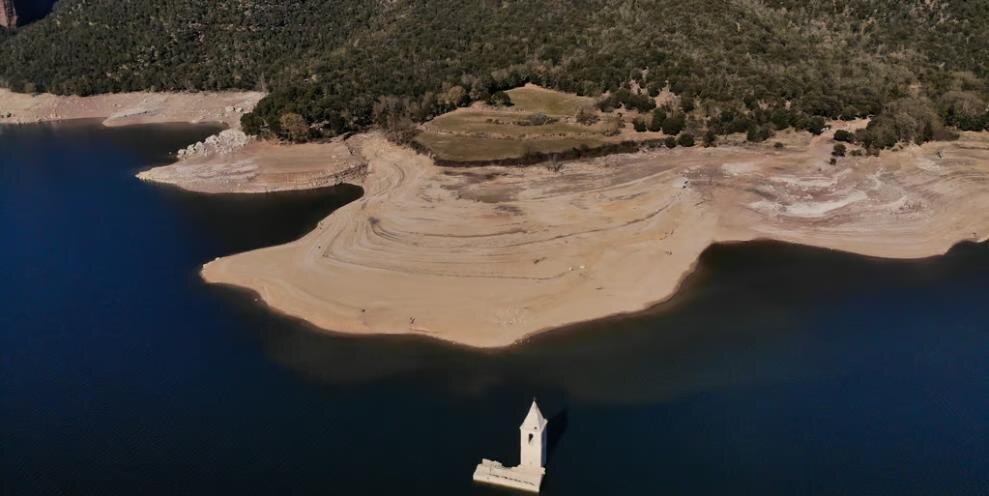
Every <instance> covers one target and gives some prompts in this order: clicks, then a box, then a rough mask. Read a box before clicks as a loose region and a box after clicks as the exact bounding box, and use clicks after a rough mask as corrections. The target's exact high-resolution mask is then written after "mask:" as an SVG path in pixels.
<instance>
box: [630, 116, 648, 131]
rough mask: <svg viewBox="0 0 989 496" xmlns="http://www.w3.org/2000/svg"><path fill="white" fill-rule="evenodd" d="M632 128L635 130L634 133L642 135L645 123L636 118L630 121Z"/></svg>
mask: <svg viewBox="0 0 989 496" xmlns="http://www.w3.org/2000/svg"><path fill="white" fill-rule="evenodd" d="M632 127H633V128H635V132H637V133H644V132H646V129H647V127H646V122H645V121H643V120H642V118H641V117H636V118H635V119H634V120H633V121H632Z"/></svg>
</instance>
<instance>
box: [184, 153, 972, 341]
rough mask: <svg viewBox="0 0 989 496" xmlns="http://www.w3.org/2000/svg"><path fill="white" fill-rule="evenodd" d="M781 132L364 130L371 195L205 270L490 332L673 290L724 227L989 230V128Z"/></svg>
mask: <svg viewBox="0 0 989 496" xmlns="http://www.w3.org/2000/svg"><path fill="white" fill-rule="evenodd" d="M783 141H786V142H787V148H786V149H783V150H777V149H774V148H772V147H770V146H751V147H737V146H732V147H718V148H708V149H704V148H692V149H682V148H680V149H676V150H672V151H671V150H657V151H649V152H641V153H635V154H628V155H615V156H610V157H604V158H600V159H595V160H593V161H588V162H583V163H572V164H567V165H566V166H565V167H564V168H563V170H562V171H559V172H553V171H550V170H547V169H545V168H540V167H531V168H526V169H520V168H506V167H483V168H472V169H445V168H440V167H436V166H435V165H434V164H433V163H432V162H431V161H430V159H428V158H427V157H424V156H421V155H417V154H415V153H413V152H411V151H409V150H407V149H403V148H401V147H397V146H395V145H392V144H390V143H388V142H387V141H386V140H385V139H383V138H382V137H381V136H378V135H364V136H358V137H355V138H353V139H351V140H350V143H351V145H352V146H353V147H354V148H355V149H356V150H358V151H359V153H360V154H362V155H363V158H364V159H365V160H366V161H367V163H368V174H367V177H366V178H365V180H364V183H363V185H364V188H365V196H364V197H363V198H361V199H360V200H358V201H356V202H354V203H352V204H349V205H347V206H345V207H343V208H341V209H339V210H337V211H336V212H334V213H333V214H331V215H330V216H329V217H327V218H326V219H324V220H323V221H322V222H321V223H320V225H319V226H318V228H317V229H316V230H314V231H313V232H311V233H310V234H308V235H306V236H305V237H303V238H302V239H300V240H298V241H295V242H292V243H289V244H286V245H281V246H276V247H271V248H265V249H260V250H255V251H251V252H248V253H243V254H238V255H234V256H230V257H225V258H220V259H217V260H215V261H213V262H210V263H208V264H206V265H205V266H204V267H203V271H202V275H203V277H204V278H205V279H206V280H207V281H210V282H215V283H226V284H233V285H237V286H242V287H245V288H250V289H252V290H255V291H257V292H258V293H259V294H260V296H261V298H263V300H264V301H265V302H267V303H268V304H269V305H271V306H272V307H274V308H275V309H277V310H280V311H282V312H285V313H287V314H290V315H293V316H297V317H301V318H303V319H305V320H308V321H310V322H312V323H314V324H315V325H317V326H319V327H322V328H325V329H330V330H334V331H342V332H349V333H413V334H420V335H426V336H433V337H436V338H440V339H444V340H449V341H454V342H458V343H463V344H466V345H471V346H478V347H497V346H504V345H508V344H511V343H514V342H517V341H519V340H521V339H523V338H524V337H525V336H527V335H529V334H532V333H535V332H539V331H542V330H547V329H551V328H555V327H560V326H563V325H566V324H570V323H575V322H580V321H585V320H589V319H595V318H600V317H604V316H607V315H612V314H620V313H626V312H634V311H638V310H642V309H644V308H646V307H648V306H650V305H652V304H654V303H656V302H658V301H661V300H664V299H666V298H668V297H669V296H670V295H672V294H673V292H674V291H676V289H677V287H678V285H679V283H680V281H681V280H682V279H683V278H684V277H685V275H686V274H688V273H689V272H690V271H691V269H692V267H693V266H694V264H695V262H696V260H697V258H698V256H699V255H700V253H701V252H702V251H703V250H704V249H705V248H707V247H708V246H709V245H710V244H712V243H716V242H730V241H743V240H751V239H756V238H768V239H777V240H782V241H787V242H793V243H802V244H807V245H814V246H820V247H827V248H833V249H839V250H846V251H850V252H855V253H861V254H866V255H874V256H880V257H896V258H912V257H926V256H931V255H937V254H941V253H943V252H945V251H946V250H948V249H949V248H950V247H951V246H952V245H954V244H955V243H957V242H958V241H961V240H982V239H985V237H986V233H989V217H987V216H985V215H984V212H985V211H986V208H987V207H989V135H986V134H981V135H976V134H970V133H969V134H965V135H964V136H963V138H962V140H960V141H958V142H953V143H943V142H942V143H930V144H926V145H924V146H921V147H916V146H914V147H909V148H908V149H906V150H903V151H900V152H895V153H892V152H889V153H884V154H883V156H882V157H879V158H865V157H861V158H851V157H849V158H844V159H841V160H840V161H839V162H838V164H837V165H829V164H828V163H827V160H828V159H829V158H830V151H831V145H832V143H833V142H832V141H831V140H830V138H828V137H824V136H822V137H818V138H814V139H811V138H810V137H809V135H806V134H802V135H797V134H794V135H790V136H789V137H784V138H783Z"/></svg>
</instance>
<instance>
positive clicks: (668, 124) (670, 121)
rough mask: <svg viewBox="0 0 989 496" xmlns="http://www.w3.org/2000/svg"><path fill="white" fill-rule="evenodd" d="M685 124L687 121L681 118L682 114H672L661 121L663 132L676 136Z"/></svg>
mask: <svg viewBox="0 0 989 496" xmlns="http://www.w3.org/2000/svg"><path fill="white" fill-rule="evenodd" d="M686 125H687V123H686V121H685V120H684V118H683V114H674V115H672V116H670V117H668V118H667V119H666V120H665V121H664V122H663V134H668V135H670V136H676V135H678V134H680V131H683V128H684V126H686Z"/></svg>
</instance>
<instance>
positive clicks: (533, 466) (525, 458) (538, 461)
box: [474, 400, 549, 493]
mask: <svg viewBox="0 0 989 496" xmlns="http://www.w3.org/2000/svg"><path fill="white" fill-rule="evenodd" d="M547 424H549V422H548V421H547V420H546V417H543V412H541V411H539V405H537V404H536V400H532V406H530V407H529V414H528V415H526V416H525V420H523V421H522V425H520V426H519V434H520V436H521V446H520V447H519V458H520V460H519V465H518V466H517V467H506V466H504V465H502V464H501V463H500V462H496V461H494V460H488V459H487V458H482V459H481V463H478V464H477V468H476V469H474V480H476V481H478V482H485V483H488V484H494V485H497V486H505V487H512V488H515V489H521V490H523V491H530V492H533V493H538V492H539V487H540V486H542V483H543V476H545V475H546V468H545V467H544V465H546V425H547Z"/></svg>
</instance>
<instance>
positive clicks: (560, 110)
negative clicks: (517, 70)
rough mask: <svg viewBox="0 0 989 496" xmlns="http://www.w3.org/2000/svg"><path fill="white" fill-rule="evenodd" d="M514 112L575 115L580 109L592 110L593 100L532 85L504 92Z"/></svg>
mask: <svg viewBox="0 0 989 496" xmlns="http://www.w3.org/2000/svg"><path fill="white" fill-rule="evenodd" d="M506 93H508V96H509V97H510V98H511V99H512V104H514V108H515V109H516V110H519V111H522V112H542V113H544V114H546V115H569V116H573V115H577V112H578V111H580V109H582V108H584V109H593V108H594V99H592V98H588V97H584V96H577V95H573V94H570V93H563V92H560V91H554V90H549V89H546V88H542V87H539V86H536V85H533V84H527V85H525V86H523V87H521V88H515V89H512V90H508V91H506Z"/></svg>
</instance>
